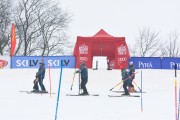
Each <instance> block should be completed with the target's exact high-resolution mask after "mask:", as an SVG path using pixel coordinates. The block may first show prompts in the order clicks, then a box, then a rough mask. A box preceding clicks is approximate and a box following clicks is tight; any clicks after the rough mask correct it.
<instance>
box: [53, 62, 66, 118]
mask: <svg viewBox="0 0 180 120" xmlns="http://www.w3.org/2000/svg"><path fill="white" fill-rule="evenodd" d="M63 66H64V65H63V61H62V60H61V71H60V79H59V86H58V96H57V103H56V113H55V120H57V113H58V105H59V97H60V87H61V79H62V69H63Z"/></svg>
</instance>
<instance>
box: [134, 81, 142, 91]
mask: <svg viewBox="0 0 180 120" xmlns="http://www.w3.org/2000/svg"><path fill="white" fill-rule="evenodd" d="M133 83H134V84H135V85H136V86H137V87H138V85H137V84H136V82H135V81H134V80H133ZM138 89H139V90H140V91H142V89H140V88H139V87H138Z"/></svg>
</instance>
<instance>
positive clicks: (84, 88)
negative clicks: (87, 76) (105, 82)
mask: <svg viewBox="0 0 180 120" xmlns="http://www.w3.org/2000/svg"><path fill="white" fill-rule="evenodd" d="M86 84H87V80H83V79H82V81H81V88H82V89H83V93H88V91H87V88H86Z"/></svg>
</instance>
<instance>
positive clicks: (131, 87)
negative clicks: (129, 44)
mask: <svg viewBox="0 0 180 120" xmlns="http://www.w3.org/2000/svg"><path fill="white" fill-rule="evenodd" d="M129 76H130V83H129V85H128V91H129V92H136V90H135V89H134V85H133V84H132V81H133V80H134V78H135V68H134V64H133V62H132V61H131V62H129Z"/></svg>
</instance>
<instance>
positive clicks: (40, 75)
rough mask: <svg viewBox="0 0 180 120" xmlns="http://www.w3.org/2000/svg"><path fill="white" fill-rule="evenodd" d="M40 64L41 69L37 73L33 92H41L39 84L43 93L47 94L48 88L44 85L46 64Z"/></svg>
mask: <svg viewBox="0 0 180 120" xmlns="http://www.w3.org/2000/svg"><path fill="white" fill-rule="evenodd" d="M39 64H40V67H39V69H38V72H37V73H36V80H35V81H34V87H33V89H34V90H33V92H39V87H38V84H37V82H38V83H39V86H40V88H41V92H46V88H45V86H44V84H43V80H44V77H45V64H44V62H43V61H41V62H40V63H39Z"/></svg>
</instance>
